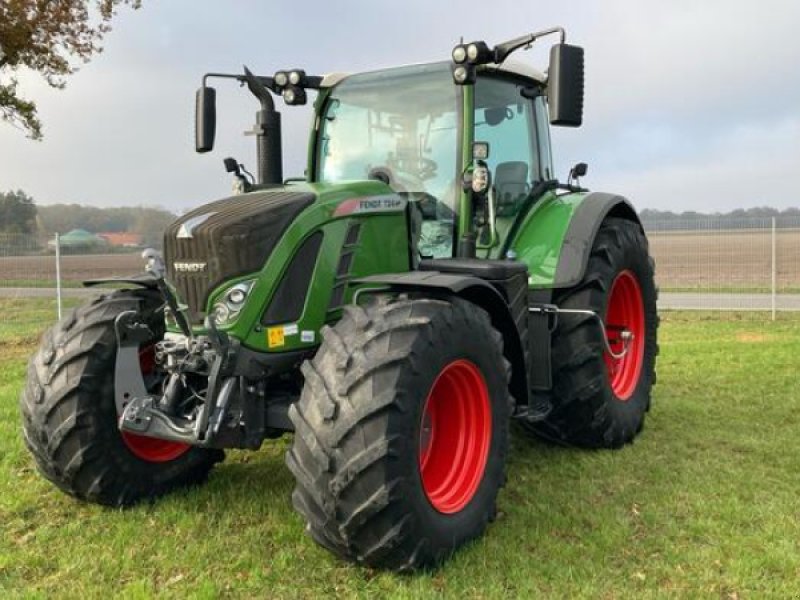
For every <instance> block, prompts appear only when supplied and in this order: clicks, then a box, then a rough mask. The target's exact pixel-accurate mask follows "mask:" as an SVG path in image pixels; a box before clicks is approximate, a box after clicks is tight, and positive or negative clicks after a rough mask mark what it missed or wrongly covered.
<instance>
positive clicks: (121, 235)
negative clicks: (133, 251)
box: [97, 231, 142, 248]
mask: <svg viewBox="0 0 800 600" xmlns="http://www.w3.org/2000/svg"><path fill="white" fill-rule="evenodd" d="M97 236H98V237H101V238H103V239H104V240H105V241H106V242H107V243H108V245H109V246H117V247H121V248H139V247H141V245H142V234H141V233H130V232H127V231H123V232H116V231H112V232H108V233H98V234H97Z"/></svg>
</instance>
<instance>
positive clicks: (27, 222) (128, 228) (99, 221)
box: [0, 190, 177, 246]
mask: <svg viewBox="0 0 800 600" xmlns="http://www.w3.org/2000/svg"><path fill="white" fill-rule="evenodd" d="M176 217H177V216H176V215H175V214H174V213H172V212H170V211H168V210H166V209H163V208H155V207H147V206H122V207H109V208H101V207H98V206H85V205H81V204H50V205H47V206H37V205H36V203H35V202H34V200H33V198H31V197H30V196H29V195H28V194H26V193H25V192H23V191H22V190H16V191H9V192H5V193H2V192H0V233H11V234H27V235H37V234H38V235H43V236H45V235H46V236H50V235H53V234H54V233H57V232H58V233H67V232H69V231H72V230H73V229H85V230H86V231H88V232H90V233H112V232H113V233H118V232H129V233H138V234H140V235H141V236H142V244H143V245H150V246H160V245H161V238H162V237H163V235H164V229H166V227H167V225H169V224H170V223H171V222H172V221H174V220H175V219H176Z"/></svg>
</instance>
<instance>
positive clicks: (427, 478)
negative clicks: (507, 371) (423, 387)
mask: <svg viewBox="0 0 800 600" xmlns="http://www.w3.org/2000/svg"><path fill="white" fill-rule="evenodd" d="M491 438H492V413H491V403H490V400H489V391H488V388H487V386H486V381H485V380H484V378H483V375H482V374H481V372H480V369H478V367H477V366H476V365H475V364H474V363H472V362H470V361H468V360H464V359H460V360H456V361H453V362H451V363H450V364H448V365H447V366H445V367H444V369H442V371H441V372H440V373H439V375H438V377H437V378H436V380H435V381H434V383H433V386H432V387H431V390H430V392H429V394H428V398H427V399H426V401H425V406H424V408H423V414H422V419H421V423H420V433H419V470H420V475H421V478H422V485H423V489H424V490H425V494H426V495H427V497H428V500H429V501H430V503H431V505H432V506H433V507H434V508H435V509H436V510H437V511H439V512H441V513H444V514H453V513H457V512H459V511H461V510H462V509H463V508H464V507H465V506H466V505H467V504H469V502H470V501H471V500H472V498H473V497H474V496H475V494H476V492H477V491H478V487H479V486H480V483H481V481H482V480H483V474H484V471H485V469H486V462H487V459H488V456H489V446H490V444H491Z"/></svg>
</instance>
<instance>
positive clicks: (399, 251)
mask: <svg viewBox="0 0 800 600" xmlns="http://www.w3.org/2000/svg"><path fill="white" fill-rule="evenodd" d="M287 187H288V188H289V189H291V190H292V191H297V192H306V191H307V192H312V193H314V194H315V195H316V196H317V199H316V201H315V202H314V203H313V204H312V205H310V206H309V207H308V208H306V209H305V210H303V212H301V213H300V214H299V215H298V217H297V218H296V219H295V220H294V221H293V222H292V223H291V225H289V227H288V229H287V230H286V232H285V233H284V234H283V236H282V237H281V239H280V240H279V241H278V243H277V245H276V246H275V248H274V249H273V251H272V253H271V254H270V256H269V257H268V258H267V261H266V263H265V264H264V267H263V268H262V269H261V271H259V272H255V273H251V274H248V275H245V276H242V277H238V278H236V279H232V280H230V281H228V282H226V283H225V284H223V285H221V286H219V287H218V288H216V289H215V290H214V292H213V293H212V294H211V295H210V297H209V303H208V306H207V310H209V311H210V309H211V307H212V306H213V304H214V302H215V301H216V299H217V298H218V297H219V296H220V295H221V294H222V293H223V292H224V291H225V290H227V289H228V288H229V287H230V286H231V285H234V284H236V283H238V282H240V281H248V280H252V279H255V280H256V281H255V284H254V285H253V288H252V290H251V291H250V294H249V295H248V298H247V300H246V302H245V305H244V307H243V308H242V310H241V312H240V313H239V316H238V318H237V319H236V321H235V322H233V323H232V324H230V325H227V326H223V327H220V329H221V330H222V331H225V332H226V333H228V334H229V335H231V336H234V337H236V338H238V339H239V340H241V341H242V343H243V344H244V345H245V346H247V347H248V348H250V349H252V350H257V351H261V352H284V351H287V350H300V349H304V348H313V347H314V346H316V345H317V344H318V343H319V330H320V328H321V327H322V326H323V325H324V324H325V323H326V322H327V321H331V320H335V319H336V318H338V316H339V315H338V314H337V313H336V312H333V313H331V312H330V311H329V310H328V305H329V302H330V298H331V294H332V291H333V288H334V284H335V278H336V270H337V267H338V263H339V257H340V253H341V248H342V244H343V243H344V240H345V235H346V233H347V229H348V227H349V225H350V224H351V223H352V222H353V221H356V220H357V221H359V222H360V224H361V227H360V235H359V238H358V243H357V246H356V249H355V253H354V257H353V262H352V264H351V268H350V277H349V278H351V279H352V278H356V277H362V276H366V275H373V274H376V273H396V272H402V271H408V270H409V268H410V266H409V252H408V224H407V221H406V213H405V211H404V210H403V211H396V212H387V213H362V214H353V215H344V216H337V215H334V211H335V210H336V208H337V207H338V206H339V204H341V203H342V202H343V201H344V200H349V199H352V198H354V197H369V196H378V195H386V194H390V193H392V192H391V189H390V188H389V187H388V186H386V185H384V184H383V183H380V182H377V181H360V182H344V183H337V184H330V183H300V184H292V185H291V186H287ZM278 189H281V188H278ZM317 231H321V232H322V234H323V240H322V245H321V247H320V251H319V255H318V259H317V263H316V265H315V267H314V270H313V274H312V277H311V282H310V287H309V292H308V294H307V296H306V303H305V305H304V307H303V310H302V313H301V316H300V318H299V319H298V320H297V321H295V322H291V323H285V324H281V326H280V327H283V326H284V325H289V328H288V329H286V331H287V332H294V331H296V333H289V334H288V335H285V336H284V343H283V344H282V345H279V346H273V347H270V346H269V344H268V341H267V330H268V329H270V328H271V327H272V326H270V327H264V326H262V325H261V316H262V315H263V313H264V311H265V310H266V308H267V306H268V305H269V303H270V301H271V300H272V297H273V296H274V294H275V292H276V290H277V288H278V285H279V283H280V281H281V277H282V276H283V273H284V271H285V270H286V268H288V266H289V264H290V263H291V260H292V258H293V256H294V254H295V252H296V251H297V250H298V249H299V248H300V247H301V245H302V243H303V242H304V241H305V240H306V239H307V238H308V237H309V236H311V235H313V234H314V233H315V232H317ZM352 293H353V290H352V289H348V290H347V292H346V293H345V296H344V303H345V304H347V303H348V302H349V301H350V299H351V296H352ZM339 312H341V311H339ZM295 326H296V327H295ZM276 327H277V326H276ZM199 331H200V330H198V332H199ZM303 331H306V332H313V340H309V341H306V342H303V341H302V339H301V338H302V336H301V332H303ZM307 335H308V334H307Z"/></svg>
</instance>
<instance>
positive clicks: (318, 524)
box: [287, 298, 511, 571]
mask: <svg viewBox="0 0 800 600" xmlns="http://www.w3.org/2000/svg"><path fill="white" fill-rule="evenodd" d="M323 336H324V342H323V344H322V346H321V348H320V350H319V351H318V352H317V354H316V356H315V357H314V359H313V360H312V361H310V362H307V363H306V364H305V365H304V366H303V373H304V375H305V378H306V383H305V386H304V388H303V393H302V395H301V397H300V400H299V401H298V402H297V403H295V404H294V405H293V406H292V408H291V409H290V417H291V419H292V422H293V423H294V426H295V435H294V443H293V446H292V449H291V450H290V451H289V452H288V454H287V464H288V466H289V468H290V470H291V471H292V473H293V474H294V476H295V478H296V483H297V485H296V487H295V490H294V493H293V495H292V499H293V503H294V506H295V508H296V509H297V510H298V512H300V514H301V515H303V517H304V518H305V519H306V521H307V524H308V526H307V529H308V531H309V533H310V534H311V536H312V537H313V538H314V539H315V540H316V541H317V542H318V543H320V544H321V545H322V546H324V547H326V548H328V549H329V550H331V551H333V552H334V553H335V554H336V555H338V556H340V557H342V558H345V559H348V560H353V561H356V562H359V563H362V564H366V565H370V566H373V567H380V568H387V569H392V570H399V571H405V570H411V569H416V568H419V567H423V566H431V565H435V564H438V563H439V562H441V561H442V560H444V559H445V558H447V557H448V556H449V555H450V554H452V552H453V551H454V550H455V549H456V548H458V547H459V546H461V545H462V544H464V543H466V542H467V541H469V540H471V539H474V538H476V537H478V536H480V535H481V534H482V533H483V531H484V529H485V528H486V525H487V523H488V522H489V521H490V520H491V519H493V517H494V515H495V511H496V508H495V501H496V497H497V493H498V490H499V488H500V486H501V484H502V483H503V481H504V464H505V458H506V453H507V451H508V423H509V411H510V405H511V399H510V395H509V392H508V373H509V371H508V363H507V362H506V361H505V359H504V358H503V349H502V338H501V336H500V334H499V333H498V332H497V331H496V330H495V329H494V328H493V327H492V325H491V322H490V320H489V316H488V314H487V313H486V312H485V311H483V310H482V309H480V308H478V307H476V306H474V305H473V304H470V303H468V302H466V301H463V300H460V299H457V298H456V299H449V300H439V299H429V298H419V299H407V298H400V299H398V300H388V299H387V298H381V299H379V300H378V301H373V302H372V303H371V304H368V305H367V306H366V307H364V308H362V307H357V306H351V307H347V308H346V309H345V314H344V316H343V318H342V319H341V320H340V321H339V322H338V323H337V324H336V326H335V327H333V328H326V329H325V330H323Z"/></svg>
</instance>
